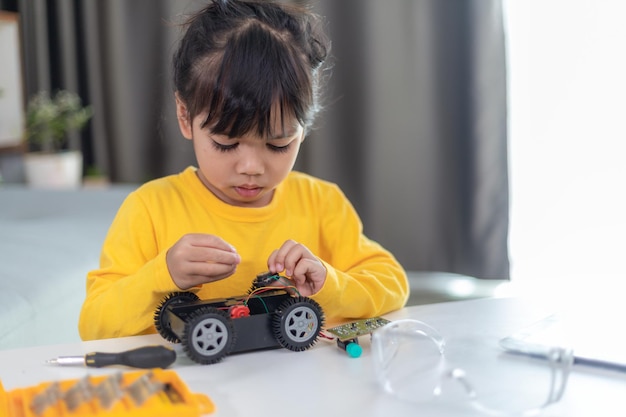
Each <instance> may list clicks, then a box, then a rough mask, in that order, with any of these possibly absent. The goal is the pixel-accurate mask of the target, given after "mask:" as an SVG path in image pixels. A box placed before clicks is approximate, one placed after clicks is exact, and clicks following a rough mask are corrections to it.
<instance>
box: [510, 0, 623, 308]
mask: <svg viewBox="0 0 626 417" xmlns="http://www.w3.org/2000/svg"><path fill="white" fill-rule="evenodd" d="M504 4H505V19H506V25H507V31H508V54H509V56H508V59H509V77H510V78H509V87H510V90H509V91H510V98H509V99H510V103H509V106H510V107H509V109H510V178H511V229H510V256H511V262H512V269H511V274H512V282H513V283H514V285H516V286H520V287H521V288H524V289H525V290H529V291H532V292H538V291H540V292H542V293H544V294H546V295H547V294H555V293H556V294H560V295H564V296H566V297H567V298H570V299H571V300H576V299H579V297H589V296H590V295H591V294H596V295H598V296H600V297H604V296H605V294H607V292H606V289H608V288H610V291H609V292H608V293H610V294H613V295H619V296H622V295H623V296H626V292H623V293H620V291H622V290H624V289H626V262H625V260H626V161H625V159H626V25H625V24H624V18H625V16H626V2H625V1H623V0H594V1H592V0H523V1H520V0H504ZM539 284H541V289H539ZM590 291H591V293H590Z"/></svg>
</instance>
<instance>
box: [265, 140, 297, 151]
mask: <svg viewBox="0 0 626 417" xmlns="http://www.w3.org/2000/svg"><path fill="white" fill-rule="evenodd" d="M289 145H291V142H290V143H288V144H287V145H285V146H275V145H271V144H269V143H268V144H267V147H268V149H269V150H270V151H272V152H277V153H283V152H287V151H288V150H289Z"/></svg>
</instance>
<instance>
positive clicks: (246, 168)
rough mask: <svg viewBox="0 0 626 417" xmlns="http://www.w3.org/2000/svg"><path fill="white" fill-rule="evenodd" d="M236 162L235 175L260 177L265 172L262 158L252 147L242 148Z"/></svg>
mask: <svg viewBox="0 0 626 417" xmlns="http://www.w3.org/2000/svg"><path fill="white" fill-rule="evenodd" d="M241 148H242V149H240V152H239V159H238V161H237V173H239V174H243V175H261V174H263V172H264V171H265V169H264V163H263V158H262V156H261V155H260V154H259V150H258V149H256V147H254V146H242V147H241Z"/></svg>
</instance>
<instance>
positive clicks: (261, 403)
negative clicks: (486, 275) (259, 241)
mask: <svg viewBox="0 0 626 417" xmlns="http://www.w3.org/2000/svg"><path fill="white" fill-rule="evenodd" d="M550 312H551V311H550V308H545V307H544V306H539V305H537V304H536V303H532V302H528V300H522V299H516V298H501V299H481V300H469V301H456V302H448V303H440V304H431V305H422V306H414V307H409V308H406V309H403V310H400V311H397V312H394V313H392V314H389V315H386V316H385V317H387V318H389V319H399V318H406V317H411V318H415V319H419V320H422V321H424V322H427V323H428V324H430V325H431V326H433V327H435V328H437V329H438V330H439V331H440V332H441V334H442V336H443V337H444V338H445V339H446V342H447V345H448V352H449V355H450V356H452V357H455V358H456V359H459V358H461V359H463V360H466V361H469V362H466V363H471V361H472V360H473V359H474V358H475V356H474V355H475V352H474V350H475V349H476V348H477V347H478V346H484V345H485V344H486V345H488V346H489V348H488V349H492V350H493V355H501V354H503V353H502V352H501V350H500V349H499V348H498V346H497V341H498V340H499V339H500V338H501V337H503V336H505V335H508V334H510V333H511V332H513V331H515V330H517V329H519V328H520V327H522V326H524V325H527V324H529V323H531V322H533V321H535V320H537V319H540V318H542V317H543V316H545V315H546V314H548V313H550ZM51 325H53V323H51ZM360 341H361V344H362V345H363V348H364V349H363V350H364V351H363V355H362V356H361V357H360V358H349V357H348V356H347V355H346V354H345V352H343V351H341V350H339V349H338V348H337V347H336V345H335V342H334V341H333V342H331V341H327V340H324V339H321V340H320V341H319V342H318V343H317V344H316V345H315V346H314V347H313V348H312V349H310V350H308V351H305V352H291V351H288V350H285V349H275V350H266V351H257V352H251V353H243V354H238V355H231V356H228V357H226V358H225V359H224V361H222V362H221V363H218V364H215V365H206V366H202V365H197V364H195V363H194V362H192V361H190V360H189V359H188V358H187V357H186V356H185V355H184V353H183V352H182V350H180V345H176V349H177V351H178V352H179V356H178V359H177V361H176V362H175V363H174V365H173V366H172V369H174V370H175V371H176V372H177V373H178V374H179V375H180V377H181V378H182V379H183V380H184V381H185V382H186V383H187V385H188V386H189V388H190V390H191V391H194V392H202V393H205V394H207V395H208V396H209V397H210V398H211V399H212V400H213V402H214V403H215V404H216V407H217V410H216V412H215V413H214V414H212V415H213V416H216V417H219V416H229V417H237V416H241V417H244V416H245V417H248V416H257V417H259V416H261V417H262V416H276V417H280V416H294V415H297V416H320V415H328V416H384V417H389V416H456V415H458V416H467V415H480V414H479V413H478V412H475V411H474V410H472V409H471V408H469V407H459V406H448V405H437V406H434V405H432V404H424V405H419V406H416V405H413V404H409V403H404V402H401V401H398V400H396V399H394V398H392V397H390V396H389V395H387V394H385V393H384V392H382V391H381V390H380V389H379V387H378V385H377V384H376V383H375V380H374V375H373V370H372V364H371V356H370V346H369V340H368V338H367V337H362V338H361V340H360ZM148 344H167V342H165V341H164V340H163V339H162V338H161V337H160V336H158V335H151V336H140V337H129V338H121V339H109V340H100V341H93V342H83V343H73V344H66V345H52V346H37V347H32V348H26V349H15V350H5V351H0V380H1V381H2V383H3V385H4V387H5V389H7V390H11V389H14V388H19V387H24V386H29V385H33V384H36V383H39V382H43V381H52V380H61V379H74V378H80V377H82V376H84V375H85V374H87V373H89V374H91V375H102V374H108V373H113V372H119V371H120V369H122V370H126V368H118V367H112V368H103V369H92V368H81V367H78V368H67V367H55V366H50V365H45V364H44V362H45V360H47V359H50V358H52V357H56V356H62V355H82V354H85V353H88V352H92V351H121V350H125V349H130V348H135V347H139V346H144V345H148ZM483 353H484V352H483ZM476 357H477V356H476ZM492 371H493V370H492V369H484V372H492ZM532 379H533V378H528V379H527V380H523V381H520V384H532V383H533V380H532ZM545 415H548V416H568V417H572V416H573V417H576V416H584V417H588V416H603V417H606V416H624V415H626V373H619V372H614V371H605V370H601V369H593V368H583V367H574V370H573V372H572V374H571V375H570V381H569V384H568V388H567V391H566V393H565V396H564V398H563V400H562V401H561V402H560V403H558V404H556V405H554V406H552V407H551V408H549V409H548V410H547V412H546V413H545Z"/></svg>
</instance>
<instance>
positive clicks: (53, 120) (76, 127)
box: [24, 90, 92, 188]
mask: <svg viewBox="0 0 626 417" xmlns="http://www.w3.org/2000/svg"><path fill="white" fill-rule="evenodd" d="M91 116H92V111H91V107H90V106H83V104H82V102H81V99H80V97H79V96H78V95H77V94H75V93H72V92H69V91H66V90H60V91H58V92H57V93H56V94H54V96H51V95H50V94H49V93H48V92H47V91H42V92H39V93H38V94H36V95H35V96H33V97H32V98H31V100H30V101H29V102H28V105H27V108H26V130H25V139H26V145H27V152H26V154H25V158H24V168H25V174H26V180H27V182H28V183H29V184H30V185H32V186H34V187H45V188H76V187H78V186H80V184H81V179H82V164H83V157H82V152H81V151H79V150H68V149H67V135H68V133H71V132H78V131H80V130H81V129H83V128H84V127H85V125H86V124H87V122H88V121H89V119H91Z"/></svg>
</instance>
